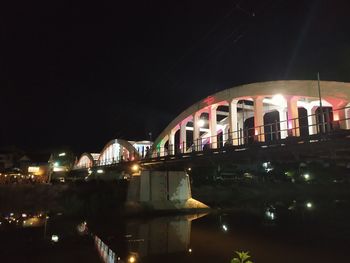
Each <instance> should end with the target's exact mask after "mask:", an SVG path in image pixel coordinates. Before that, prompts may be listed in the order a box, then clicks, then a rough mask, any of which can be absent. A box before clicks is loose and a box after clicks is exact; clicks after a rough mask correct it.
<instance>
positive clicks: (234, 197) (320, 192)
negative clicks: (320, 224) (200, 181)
mask: <svg viewBox="0 0 350 263" xmlns="http://www.w3.org/2000/svg"><path fill="white" fill-rule="evenodd" d="M192 194H193V196H194V198H197V199H198V200H201V201H202V202H204V203H205V204H207V205H209V206H210V207H213V208H221V209H229V208H238V209H240V208H249V207H262V206H264V205H267V204H269V203H274V202H276V201H279V202H289V201H293V200H295V201H307V200H317V201H319V202H322V201H325V202H326V201H334V200H349V201H350V184H347V183H344V184H342V183H338V184H335V183H333V184H307V183H303V184H295V183H283V182H282V183H281V182H279V183H272V182H267V183H236V184H231V185H214V186H212V185H202V186H196V187H192Z"/></svg>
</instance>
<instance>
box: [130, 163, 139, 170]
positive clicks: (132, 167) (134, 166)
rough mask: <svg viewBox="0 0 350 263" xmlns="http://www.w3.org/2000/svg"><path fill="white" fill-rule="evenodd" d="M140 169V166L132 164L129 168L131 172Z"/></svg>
mask: <svg viewBox="0 0 350 263" xmlns="http://www.w3.org/2000/svg"><path fill="white" fill-rule="evenodd" d="M139 169H140V166H139V165H138V164H134V165H133V166H131V170H132V171H133V172H137V171H138V170H139Z"/></svg>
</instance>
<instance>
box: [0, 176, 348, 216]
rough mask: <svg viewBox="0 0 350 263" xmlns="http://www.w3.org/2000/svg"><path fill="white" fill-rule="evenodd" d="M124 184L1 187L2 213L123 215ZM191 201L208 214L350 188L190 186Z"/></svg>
mask: <svg viewBox="0 0 350 263" xmlns="http://www.w3.org/2000/svg"><path fill="white" fill-rule="evenodd" d="M126 194H127V182H125V181H119V182H117V181H115V182H104V181H95V182H88V183H79V184H57V185H44V184H36V185H0V212H1V213H7V212H26V211H27V212H30V211H50V212H54V213H58V212H62V213H64V214H66V215H71V216H89V217H92V216H100V215H104V214H108V215H110V214H111V213H113V214H116V215H118V214H122V213H123V212H124V211H123V210H124V203H125V200H126ZM192 196H193V198H195V199H197V200H199V201H201V202H203V203H205V204H207V205H209V206H210V207H211V208H212V209H214V210H216V209H219V210H221V209H228V210H229V209H235V210H252V211H254V210H255V209H260V208H261V207H265V206H266V205H268V204H270V203H276V202H283V203H288V202H291V201H293V200H294V201H296V202H305V201H308V200H310V201H317V202H329V201H337V200H338V201H342V200H350V185H349V184H294V183H236V184H232V185H202V186H195V187H194V186H192Z"/></svg>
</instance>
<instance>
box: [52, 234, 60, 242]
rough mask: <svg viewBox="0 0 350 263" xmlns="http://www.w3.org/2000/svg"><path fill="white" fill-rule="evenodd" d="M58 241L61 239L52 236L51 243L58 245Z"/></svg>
mask: <svg viewBox="0 0 350 263" xmlns="http://www.w3.org/2000/svg"><path fill="white" fill-rule="evenodd" d="M58 240H59V238H58V236H57V235H52V236H51V241H52V242H56V243H57V242H58Z"/></svg>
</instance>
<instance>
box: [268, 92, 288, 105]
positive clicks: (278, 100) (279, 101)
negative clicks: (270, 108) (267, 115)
mask: <svg viewBox="0 0 350 263" xmlns="http://www.w3.org/2000/svg"><path fill="white" fill-rule="evenodd" d="M271 102H272V103H273V104H275V105H277V106H282V105H284V104H285V103H286V100H285V99H284V97H283V96H282V95H281V94H276V95H275V96H273V97H272V100H271Z"/></svg>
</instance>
